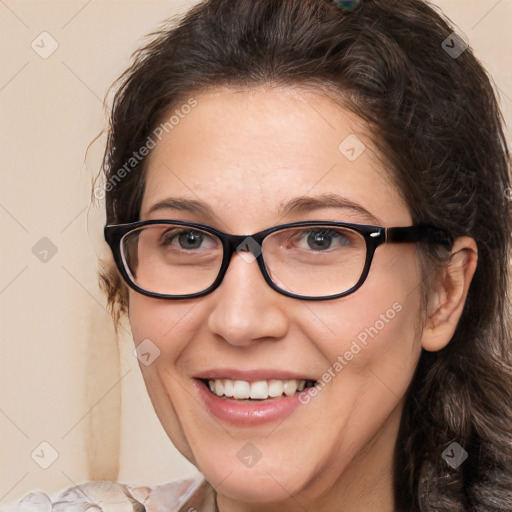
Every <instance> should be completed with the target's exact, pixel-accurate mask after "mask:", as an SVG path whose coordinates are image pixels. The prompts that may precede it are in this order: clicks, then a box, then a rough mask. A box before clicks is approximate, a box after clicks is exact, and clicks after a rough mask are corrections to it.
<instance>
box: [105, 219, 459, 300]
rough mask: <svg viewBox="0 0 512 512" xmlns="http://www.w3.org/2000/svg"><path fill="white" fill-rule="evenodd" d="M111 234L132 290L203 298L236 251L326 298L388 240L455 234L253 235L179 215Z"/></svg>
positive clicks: (315, 227) (327, 226) (289, 231)
mask: <svg viewBox="0 0 512 512" xmlns="http://www.w3.org/2000/svg"><path fill="white" fill-rule="evenodd" d="M104 235H105V240H106V241H107V243H108V244H109V246H110V248H111V250H112V254H113V256H114V260H115V262H116V265H117V268H118V269H119V272H120V273H121V275H122V277H123V279H124V280H125V282H126V283H127V285H128V286H130V287H131V288H132V289H133V290H135V291H137V292H139V293H142V294H143V295H147V296H149V297H157V298H163V299H185V298H191V297H200V296H202V295H206V294H208V293H210V292H212V291H213V290H215V289H216V288H217V287H218V286H219V285H220V283H221V282H222V279H223V278H224V275H225V274H226V271H227V269H228V266H229V263H230V261H231V258H232V255H233V254H234V253H235V252H237V253H238V254H239V255H240V256H241V257H242V258H243V259H244V260H245V261H246V262H248V263H250V262H253V261H256V262H257V263H258V266H259V269H260V271H261V273H262V274H263V277H264V278H265V281H266V282H267V283H268V284H269V286H270V287H271V288H272V289H274V290H275V291H277V292H279V293H281V294H283V295H286V296H288V297H294V298H298V299H309V300H326V299H335V298H338V297H344V296H345V295H348V294H350V293H353V292H354V291H356V290H357V289H358V288H359V287H360V286H361V285H362V284H363V283H364V281H365V279H366V277H367V276H368V272H369V270H370V265H371V262H372V259H373V255H374V252H375V249H377V247H379V246H380V245H382V244H384V243H388V242H392V243H404V242H423V243H429V244H440V245H443V246H446V247H447V248H449V249H450V248H451V247H452V245H453V237H452V236H451V235H450V234H449V233H448V232H446V231H445V230H443V229H440V228H436V227H434V226H428V225H417V226H408V227H394V228H384V227H379V226H369V225H364V224H350V223H346V222H328V221H302V222H292V223H289V224H280V225H278V226H273V227H271V228H268V229H265V230H263V231H260V232H258V233H254V234H253V235H230V234H227V233H224V232H222V231H219V230H218V229H216V228H213V227H212V226H208V225H205V224H199V223H195V222H184V221H179V220H146V221H138V222H131V223H129V224H117V225H107V226H105V228H104Z"/></svg>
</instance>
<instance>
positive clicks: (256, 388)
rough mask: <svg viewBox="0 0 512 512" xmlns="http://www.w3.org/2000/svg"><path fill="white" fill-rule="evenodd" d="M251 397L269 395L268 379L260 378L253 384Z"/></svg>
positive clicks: (265, 396)
mask: <svg viewBox="0 0 512 512" xmlns="http://www.w3.org/2000/svg"><path fill="white" fill-rule="evenodd" d="M249 396H250V397H251V398H260V399H262V398H267V397H268V384H267V381H266V380H259V381H257V382H253V383H252V384H251V394H250V395H249Z"/></svg>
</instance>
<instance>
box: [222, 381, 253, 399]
mask: <svg viewBox="0 0 512 512" xmlns="http://www.w3.org/2000/svg"><path fill="white" fill-rule="evenodd" d="M218 396H222V395H218ZM233 396H234V397H235V398H239V399H244V398H249V397H250V396H251V385H250V384H249V383H248V382H246V381H245V380H235V384H234V391H233Z"/></svg>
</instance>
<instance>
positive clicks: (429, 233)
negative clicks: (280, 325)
mask: <svg viewBox="0 0 512 512" xmlns="http://www.w3.org/2000/svg"><path fill="white" fill-rule="evenodd" d="M153 224H173V225H178V226H185V227H189V228H192V229H194V228H195V229H200V230H202V231H206V232H207V233H211V234H212V235H215V236H216V237H217V238H218V239H219V240H220V241H221V242H222V247H223V257H222V263H221V266H220V269H219V273H218V275H217V278H216V279H215V281H214V282H213V283H212V284H211V285H210V286H209V287H208V288H206V289H204V290H202V291H200V292H196V293H190V294H182V295H168V294H162V293H157V292H151V291H149V290H145V289H144V288H141V287H140V286H139V285H138V284H137V283H135V282H134V281H133V279H132V278H131V276H130V275H129V273H128V272H127V270H126V265H125V261H124V258H123V255H122V251H121V240H122V238H123V237H124V236H125V235H127V234H128V233H129V232H130V231H133V230H135V229H138V228H141V227H144V226H151V225H153ZM314 226H325V227H333V228H347V229H352V230H354V231H356V232H358V233H359V234H361V235H362V236H363V237H364V239H365V242H366V261H365V265H364V268H363V271H362V273H361V277H360V278H359V281H358V282H357V283H356V284H355V285H354V286H352V287H351V288H349V289H348V290H345V291H343V292H341V293H337V294H334V295H326V296H311V295H299V294H296V293H293V292H290V291H288V290H285V289H283V288H280V287H279V286H278V285H277V284H276V283H274V281H272V279H271V277H270V275H269V273H268V271H267V268H266V266H265V261H264V259H263V251H262V250H261V247H262V244H263V240H264V239H265V238H266V237H267V236H268V235H270V234H272V233H275V232H276V231H281V230H284V229H289V228H295V227H314ZM104 236H105V240H106V242H107V243H108V245H109V246H110V249H111V251H112V254H113V256H114V261H115V263H116V265H117V268H118V270H119V272H120V273H121V276H122V277H123V279H124V280H125V282H126V284H128V286H130V288H132V289H133V290H135V291H137V292H139V293H141V294H142V295H146V296H148V297H154V298H159V299H190V298H195V297H201V296H203V295H207V294H209V293H211V292H212V291H213V290H215V289H216V288H217V287H218V286H219V285H220V284H221V282H222V280H223V279H224V276H225V274H226V272H227V269H228V267H229V263H230V262H231V258H232V256H233V254H234V253H235V252H238V251H237V250H238V248H239V247H240V246H241V245H242V243H243V242H244V241H245V240H247V238H252V239H253V240H254V241H255V242H256V243H257V244H258V247H259V248H260V250H259V251H258V253H257V254H256V251H255V248H253V249H251V248H250V247H249V246H248V245H247V248H248V249H249V250H250V251H251V253H252V254H253V256H254V257H255V258H256V261H257V262H258V266H259V268H260V271H261V273H262V274H263V277H264V279H265V281H266V282H267V284H268V285H269V286H270V287H271V288H272V289H273V290H275V291H276V292H278V293H281V294H282V295H286V296H288V297H293V298H296V299H304V300H331V299H337V298H340V297H345V296H347V295H349V294H351V293H354V292H355V291H356V290H357V289H359V288H360V287H361V285H362V284H363V283H364V282H365V280H366V278H367V277H368V273H369V271H370V265H371V263H372V260H373V256H374V253H375V250H376V249H377V247H379V246H380V245H382V244H384V243H389V242H393V243H406V242H422V243H429V244H440V245H444V246H445V247H446V248H448V249H451V247H452V245H453V242H454V239H453V236H452V235H451V234H450V233H448V232H447V231H446V230H444V229H442V228H437V227H435V226H432V225H427V224H421V225H415V226H405V227H391V228H386V227H382V226H372V225H368V224H352V223H347V222H335V221H321V220H316V221H299V222H291V223H287V224H279V225H276V226H272V227H270V228H267V229H264V230H263V231H259V232H258V233H254V234H252V235H231V234H229V233H224V232H223V231H220V230H219V229H216V228H214V227H212V226H208V225H207V224H201V223H197V222H187V221H180V220H169V219H164V220H158V219H154V220H153V219H152V220H144V221H136V222H129V223H126V224H110V225H106V226H105V227H104ZM255 247H256V246H255Z"/></svg>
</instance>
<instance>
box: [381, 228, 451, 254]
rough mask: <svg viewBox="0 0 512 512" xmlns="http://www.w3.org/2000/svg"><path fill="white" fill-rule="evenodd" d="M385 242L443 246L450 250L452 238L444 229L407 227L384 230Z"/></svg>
mask: <svg viewBox="0 0 512 512" xmlns="http://www.w3.org/2000/svg"><path fill="white" fill-rule="evenodd" d="M385 239H386V242H426V243H431V244H440V245H444V246H445V247H447V248H448V249H451V247H452V245H453V242H454V239H453V236H452V235H451V234H450V233H448V232H447V231H445V230H444V229H440V228H436V227H434V226H426V225H420V226H408V227H399V228H385Z"/></svg>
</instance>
